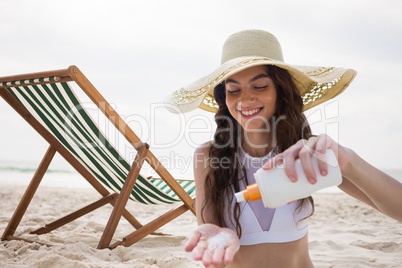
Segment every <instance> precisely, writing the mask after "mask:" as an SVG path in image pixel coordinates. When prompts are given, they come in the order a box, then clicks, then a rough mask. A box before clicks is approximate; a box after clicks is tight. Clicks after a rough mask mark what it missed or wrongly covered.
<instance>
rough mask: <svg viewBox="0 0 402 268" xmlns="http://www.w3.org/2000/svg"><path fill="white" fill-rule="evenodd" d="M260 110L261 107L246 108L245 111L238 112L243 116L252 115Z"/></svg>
mask: <svg viewBox="0 0 402 268" xmlns="http://www.w3.org/2000/svg"><path fill="white" fill-rule="evenodd" d="M261 110H262V108H258V109H252V110H247V111H240V113H241V114H242V115H244V116H253V115H255V114H257V113H259V112H260V111H261Z"/></svg>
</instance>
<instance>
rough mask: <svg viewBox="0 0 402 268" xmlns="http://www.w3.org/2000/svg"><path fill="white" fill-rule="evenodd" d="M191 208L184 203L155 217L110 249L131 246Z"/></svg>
mask: <svg viewBox="0 0 402 268" xmlns="http://www.w3.org/2000/svg"><path fill="white" fill-rule="evenodd" d="M188 210H189V208H188V207H187V205H186V204H183V205H181V206H179V207H177V208H175V209H173V210H170V211H168V212H166V213H165V214H163V215H161V216H159V217H158V218H156V219H154V220H153V221H151V222H149V223H147V224H145V225H144V226H143V227H141V228H140V229H138V230H136V231H134V232H132V233H131V234H129V235H127V236H125V237H124V238H123V239H122V240H121V241H117V242H115V243H113V244H112V245H110V246H109V248H110V249H114V248H115V247H117V246H119V245H123V246H125V247H128V246H131V245H132V244H134V243H136V242H138V241H139V240H141V239H142V238H144V237H145V236H147V235H148V234H151V233H152V232H154V231H155V230H157V229H159V228H160V227H162V226H163V225H165V224H166V223H168V222H170V221H172V220H173V219H175V218H177V217H178V216H180V215H182V214H183V213H184V212H186V211H188Z"/></svg>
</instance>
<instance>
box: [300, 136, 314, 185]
mask: <svg viewBox="0 0 402 268" xmlns="http://www.w3.org/2000/svg"><path fill="white" fill-rule="evenodd" d="M315 141H316V140H315V139H309V140H308V141H307V142H306V143H305V144H304V146H303V148H302V149H301V150H300V152H299V159H300V163H301V166H302V170H303V172H304V174H305V175H306V178H307V180H308V181H309V182H310V183H311V184H315V183H316V182H317V174H316V173H315V171H314V168H313V164H312V162H311V161H312V155H313V152H314V148H315Z"/></svg>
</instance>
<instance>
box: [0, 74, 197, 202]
mask: <svg viewBox="0 0 402 268" xmlns="http://www.w3.org/2000/svg"><path fill="white" fill-rule="evenodd" d="M55 80H56V79H55V78H54V77H50V78H41V79H31V80H24V81H13V82H3V83H2V85H3V86H6V88H7V90H8V91H9V92H10V93H11V94H13V95H14V96H15V97H16V98H17V99H18V100H19V102H21V103H22V104H23V105H24V106H25V107H26V108H27V109H28V110H29V112H30V113H32V115H34V117H35V118H36V119H37V120H38V121H39V122H40V123H41V124H42V125H43V126H44V127H45V128H46V129H47V130H48V131H50V132H51V133H52V134H53V135H54V136H55V137H56V138H57V139H58V140H59V142H60V143H62V144H63V145H64V146H65V147H66V149H67V150H69V151H70V152H71V154H73V155H74V156H75V157H76V158H77V160H78V161H79V162H81V164H82V165H83V166H85V167H86V168H87V170H88V171H89V172H90V173H92V175H94V176H95V177H96V178H97V179H98V180H99V181H101V182H102V183H103V185H105V186H106V187H107V188H109V189H110V190H112V191H115V192H120V190H121V188H122V186H123V184H124V180H125V178H126V177H127V174H128V172H129V170H130V163H128V161H127V160H126V159H125V158H124V157H123V156H122V155H121V154H120V153H119V152H118V151H117V149H116V148H115V147H114V145H113V144H112V143H111V142H110V141H109V140H108V138H107V137H106V136H105V135H104V133H102V131H101V130H100V129H99V128H98V126H97V124H95V123H94V120H93V119H92V118H91V116H90V115H89V114H88V113H87V111H86V110H85V109H84V108H83V105H82V103H81V101H80V100H79V99H78V97H77V95H76V94H75V93H74V91H73V90H72V88H71V87H70V85H69V84H68V83H67V82H56V81H55ZM43 82H47V84H41V83H43ZM178 182H179V184H180V185H181V186H182V188H183V189H184V190H185V191H186V192H187V193H188V194H189V195H190V197H192V198H194V197H195V184H194V181H185V180H183V181H178ZM130 199H131V200H134V201H138V202H140V203H143V204H161V203H173V202H179V201H181V200H180V198H178V197H177V196H176V194H175V193H174V192H173V191H172V190H171V189H170V188H169V186H168V185H167V184H166V183H165V182H164V181H163V180H159V179H147V178H145V177H144V176H142V175H140V176H139V177H138V178H137V181H136V184H135V186H134V188H133V189H132V191H131V195H130Z"/></svg>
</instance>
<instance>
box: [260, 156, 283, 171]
mask: <svg viewBox="0 0 402 268" xmlns="http://www.w3.org/2000/svg"><path fill="white" fill-rule="evenodd" d="M281 164H283V154H277V155H275V156H274V157H271V158H270V159H268V161H267V162H265V164H264V165H263V166H262V169H263V170H270V169H273V168H275V167H276V166H278V165H281Z"/></svg>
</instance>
